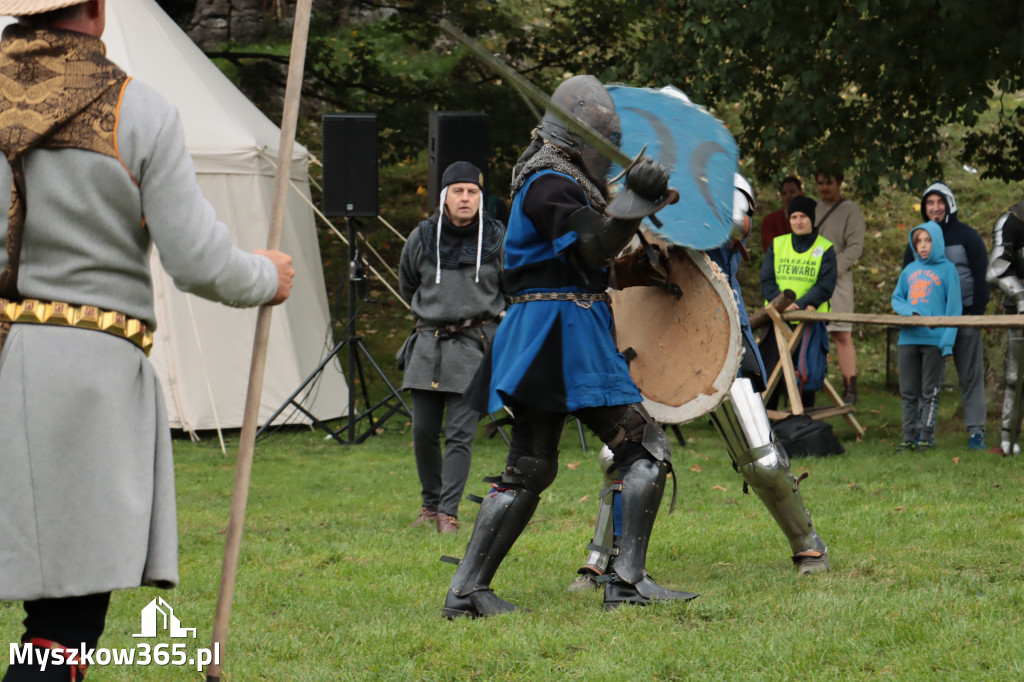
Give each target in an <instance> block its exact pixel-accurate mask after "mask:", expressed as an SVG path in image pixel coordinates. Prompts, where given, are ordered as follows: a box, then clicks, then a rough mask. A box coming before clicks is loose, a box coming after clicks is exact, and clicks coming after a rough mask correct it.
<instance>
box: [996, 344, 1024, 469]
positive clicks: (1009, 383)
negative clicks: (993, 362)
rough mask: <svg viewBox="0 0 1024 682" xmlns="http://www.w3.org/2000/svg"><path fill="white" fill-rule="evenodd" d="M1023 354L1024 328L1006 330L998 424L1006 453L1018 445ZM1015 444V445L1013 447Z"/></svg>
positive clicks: (1018, 447) (1013, 452)
mask: <svg viewBox="0 0 1024 682" xmlns="http://www.w3.org/2000/svg"><path fill="white" fill-rule="evenodd" d="M1022 354H1024V330H1022V329H1007V330H1006V357H1005V358H1004V359H1003V378H1004V382H1005V386H1004V388H1003V416H1002V422H1001V424H1000V427H1001V428H1000V434H999V440H1000V443H999V445H1000V447H1002V448H1003V453H1005V454H1007V455H1012V454H1016V453H1015V450H1016V451H1019V449H1020V446H1019V445H1018V442H1017V441H1019V440H1020V422H1021V417H1022V416H1024V415H1022V412H1024V410H1022V408H1024V406H1022V405H1021V402H1024V401H1022V400H1021V396H1020V395H1019V387H1018V384H1019V383H1020V382H1021V379H1022V378H1024V377H1021V371H1022V369H1024V368H1022V367H1021V360H1022V357H1021V356H1022ZM1015 446H1016V447H1015Z"/></svg>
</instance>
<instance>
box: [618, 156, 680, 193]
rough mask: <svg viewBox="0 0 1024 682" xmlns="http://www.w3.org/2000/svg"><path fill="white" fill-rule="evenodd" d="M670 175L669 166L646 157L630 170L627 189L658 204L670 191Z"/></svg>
mask: <svg viewBox="0 0 1024 682" xmlns="http://www.w3.org/2000/svg"><path fill="white" fill-rule="evenodd" d="M669 175H671V171H669V168H668V166H666V165H665V164H663V163H659V162H658V161H655V160H654V159H652V158H651V157H649V156H645V157H643V158H642V159H640V161H638V162H637V164H636V165H635V166H633V167H632V168H631V169H630V170H629V174H627V175H626V187H628V188H629V189H630V190H632V191H633V192H636V193H637V194H639V195H640V196H642V197H643V198H644V199H649V200H650V201H653V202H658V201H659V200H660V199H661V198H662V197H663V196H665V192H667V191H668V179H669Z"/></svg>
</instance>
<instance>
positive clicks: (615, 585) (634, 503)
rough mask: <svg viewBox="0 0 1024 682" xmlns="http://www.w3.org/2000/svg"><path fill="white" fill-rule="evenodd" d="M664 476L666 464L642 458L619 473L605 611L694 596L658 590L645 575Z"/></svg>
mask: <svg viewBox="0 0 1024 682" xmlns="http://www.w3.org/2000/svg"><path fill="white" fill-rule="evenodd" d="M667 473H668V464H667V463H666V462H661V461H657V460H654V459H648V458H643V459H639V460H636V461H635V462H633V464H632V465H631V466H630V467H629V468H628V469H626V470H625V471H624V473H623V474H622V491H621V492H620V493H619V494H620V495H621V496H622V534H621V535H620V536H619V538H618V540H617V541H616V543H615V551H614V559H613V560H612V562H611V574H610V576H609V578H610V579H609V580H608V582H606V583H605V592H604V603H605V608H606V609H612V608H616V607H618V606H619V605H621V604H637V605H645V604H648V603H650V602H652V601H668V600H675V599H680V600H689V599H693V598H694V597H696V596H697V595H696V594H693V593H692V592H679V591H677V590H669V589H666V588H664V587H661V586H660V585H658V584H657V583H656V582H654V581H653V580H651V578H650V577H649V576H648V575H647V547H648V545H649V544H650V541H651V531H652V529H653V528H654V520H655V518H657V516H658V508H659V507H660V506H661V498H662V495H663V494H664V492H665V479H666V476H667Z"/></svg>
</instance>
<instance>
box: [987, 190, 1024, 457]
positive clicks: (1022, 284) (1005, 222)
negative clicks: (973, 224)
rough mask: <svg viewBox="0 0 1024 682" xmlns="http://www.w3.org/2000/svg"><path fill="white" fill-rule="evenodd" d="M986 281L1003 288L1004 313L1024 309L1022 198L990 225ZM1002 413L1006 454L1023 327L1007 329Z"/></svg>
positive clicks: (1011, 439)
mask: <svg viewBox="0 0 1024 682" xmlns="http://www.w3.org/2000/svg"><path fill="white" fill-rule="evenodd" d="M986 279H987V280H988V283H989V284H990V285H992V286H996V287H999V289H1000V290H1002V292H1003V294H1004V297H1003V305H1004V308H1005V310H1006V314H1007V315H1014V314H1021V313H1024V199H1021V200H1020V201H1018V202H1017V203H1016V204H1014V205H1013V206H1012V207H1011V208H1010V210H1009V211H1007V212H1006V213H1004V214H1003V215H1001V216H999V218H998V219H997V220H996V224H995V227H993V228H992V255H991V257H990V258H989V265H988V273H987V275H986ZM1003 379H1004V383H1005V387H1004V389H1003V416H1002V424H1001V427H1000V431H999V446H1000V447H1001V448H1002V450H1003V454H1004V455H1006V456H1013V455H1016V454H1017V453H1019V452H1020V443H1019V440H1020V423H1021V417H1022V416H1024V415H1022V410H1021V403H1022V401H1021V392H1022V389H1024V329H1020V328H1017V329H1007V330H1006V358H1005V359H1004V360H1003Z"/></svg>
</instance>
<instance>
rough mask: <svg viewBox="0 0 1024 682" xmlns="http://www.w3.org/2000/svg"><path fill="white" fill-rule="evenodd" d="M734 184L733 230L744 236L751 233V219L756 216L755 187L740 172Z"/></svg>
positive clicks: (735, 233) (734, 178)
mask: <svg viewBox="0 0 1024 682" xmlns="http://www.w3.org/2000/svg"><path fill="white" fill-rule="evenodd" d="M732 184H733V191H732V232H733V234H734V235H741V237H740V238H743V237H746V236H747V235H748V234H750V221H751V220H752V219H753V217H754V188H753V187H751V186H750V183H749V182H747V179H746V178H745V177H743V176H742V175H740V174H739V173H736V174H735V175H734V176H733V183H732Z"/></svg>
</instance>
